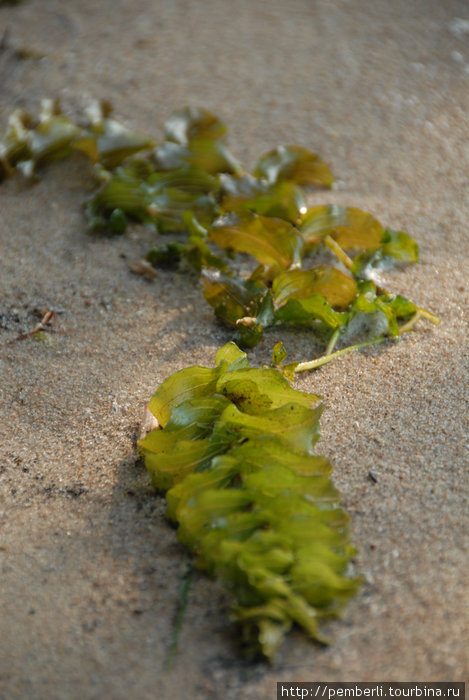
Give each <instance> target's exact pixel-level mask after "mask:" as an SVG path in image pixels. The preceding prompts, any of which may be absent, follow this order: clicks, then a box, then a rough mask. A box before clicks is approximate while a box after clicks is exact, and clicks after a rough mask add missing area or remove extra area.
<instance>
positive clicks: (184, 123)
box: [165, 107, 226, 146]
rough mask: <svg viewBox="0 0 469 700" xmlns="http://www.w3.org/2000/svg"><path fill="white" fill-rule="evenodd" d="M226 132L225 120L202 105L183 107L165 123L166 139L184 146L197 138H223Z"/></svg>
mask: <svg viewBox="0 0 469 700" xmlns="http://www.w3.org/2000/svg"><path fill="white" fill-rule="evenodd" d="M225 134H226V126H225V125H224V124H223V122H221V121H220V120H219V119H218V117H216V116H215V115H214V114H212V113H211V112H209V111H208V109H204V108H201V107H183V108H182V109H180V110H178V111H177V112H173V114H171V116H170V117H169V118H168V119H167V121H166V123H165V136H166V139H167V140H168V141H174V142H175V143H180V144H182V145H183V146H185V145H187V144H188V143H190V141H192V140H193V139H195V138H210V139H221V138H223V136H224V135H225Z"/></svg>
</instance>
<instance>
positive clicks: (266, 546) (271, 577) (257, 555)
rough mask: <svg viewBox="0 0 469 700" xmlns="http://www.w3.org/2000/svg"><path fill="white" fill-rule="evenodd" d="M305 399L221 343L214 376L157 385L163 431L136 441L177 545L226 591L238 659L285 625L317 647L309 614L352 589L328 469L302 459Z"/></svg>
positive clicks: (315, 419) (307, 454)
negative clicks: (174, 527)
mask: <svg viewBox="0 0 469 700" xmlns="http://www.w3.org/2000/svg"><path fill="white" fill-rule="evenodd" d="M314 398H315V397H313V396H308V395H307V394H304V393H302V392H297V391H295V390H294V389H292V388H291V387H290V385H289V384H288V382H287V381H286V380H285V379H284V378H283V377H282V376H281V375H280V374H279V373H278V372H277V371H276V370H273V369H264V370H256V369H249V368H248V367H247V366H246V356H245V355H244V353H242V352H241V351H240V350H239V349H238V348H237V347H236V346H235V345H234V344H232V343H229V344H228V345H226V346H224V348H221V349H220V350H219V351H218V353H217V367H215V368H214V369H207V368H201V367H192V368H189V369H186V370H182V371H181V372H177V373H176V374H174V375H172V377H169V379H167V380H166V381H165V382H164V383H163V384H162V386H161V387H160V389H159V390H158V391H157V392H156V394H155V395H154V396H153V398H152V401H151V402H150V409H151V410H152V411H153V412H154V415H155V417H156V418H157V419H158V421H159V422H160V423H161V424H162V425H164V426H165V427H164V428H163V430H159V431H154V432H153V433H150V435H149V436H147V438H145V439H144V440H143V441H141V442H140V444H139V447H140V451H141V453H142V454H143V456H144V458H145V463H146V465H147V467H148V469H149V471H150V473H151V476H152V479H153V483H154V484H155V486H156V487H157V488H160V489H168V491H167V494H166V498H167V503H168V509H167V516H168V517H169V518H170V519H171V520H173V521H175V522H176V523H177V524H178V537H179V539H180V540H181V542H183V543H184V544H186V545H187V546H188V547H189V548H190V549H191V551H192V552H194V553H195V554H196V556H197V565H198V566H199V568H201V569H204V570H206V571H207V572H209V573H210V574H212V575H215V576H218V577H219V578H220V579H221V580H222V581H223V582H224V583H225V584H226V585H227V586H228V588H229V590H230V591H231V592H232V595H233V599H234V605H233V619H234V620H235V621H236V622H237V624H238V625H239V626H240V628H241V638H242V640H243V643H244V645H245V647H246V650H247V652H248V653H249V654H250V655H256V654H259V653H260V654H263V655H264V656H266V657H267V658H269V659H272V658H273V657H274V655H275V653H276V651H277V650H278V648H279V646H280V644H281V642H282V640H283V638H284V636H285V634H286V633H287V632H288V630H289V629H290V628H291V626H292V625H293V624H297V625H299V626H301V627H303V629H304V630H305V631H306V633H307V634H308V635H309V636H311V637H312V638H313V639H316V640H318V641H324V640H323V638H322V636H321V633H320V629H319V621H320V619H321V617H324V616H330V615H332V614H337V613H339V612H340V610H341V608H342V607H343V606H344V604H345V603H346V602H347V601H348V600H349V598H350V597H351V596H352V595H354V594H355V592H356V590H357V587H358V585H359V583H360V582H359V580H358V579H352V578H349V577H348V576H347V568H348V564H349V562H350V560H351V558H352V557H353V556H354V554H355V550H354V549H353V547H352V546H351V545H350V544H349V540H348V532H347V524H348V518H347V516H346V514H345V513H344V512H343V511H342V510H341V509H340V508H339V506H338V504H339V494H338V492H337V490H336V489H335V488H334V486H333V485H332V483H331V481H330V473H331V465H330V463H329V462H328V461H327V459H325V458H324V457H319V456H317V455H314V454H313V453H312V450H313V446H314V444H315V442H316V440H317V438H318V435H319V417H320V415H321V407H320V406H315V405H313V404H314Z"/></svg>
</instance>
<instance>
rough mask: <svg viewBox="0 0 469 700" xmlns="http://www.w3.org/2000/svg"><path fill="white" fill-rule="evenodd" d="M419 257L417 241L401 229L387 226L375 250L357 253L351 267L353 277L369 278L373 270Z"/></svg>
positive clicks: (411, 261) (413, 261) (386, 267)
mask: <svg viewBox="0 0 469 700" xmlns="http://www.w3.org/2000/svg"><path fill="white" fill-rule="evenodd" d="M418 259H419V249H418V245H417V243H416V242H415V241H414V240H413V239H412V238H411V237H410V236H409V235H408V234H407V233H404V232H403V231H393V230H392V229H389V228H387V229H386V230H385V231H384V233H383V236H382V238H381V245H380V247H379V248H377V249H376V250H371V251H366V252H364V253H359V254H358V255H357V256H356V257H355V259H354V261H353V265H352V267H351V271H352V273H353V274H354V275H355V277H361V278H363V279H370V277H371V276H372V274H373V270H375V269H376V268H378V269H388V268H390V267H393V265H395V264H396V263H401V264H402V263H415V262H418Z"/></svg>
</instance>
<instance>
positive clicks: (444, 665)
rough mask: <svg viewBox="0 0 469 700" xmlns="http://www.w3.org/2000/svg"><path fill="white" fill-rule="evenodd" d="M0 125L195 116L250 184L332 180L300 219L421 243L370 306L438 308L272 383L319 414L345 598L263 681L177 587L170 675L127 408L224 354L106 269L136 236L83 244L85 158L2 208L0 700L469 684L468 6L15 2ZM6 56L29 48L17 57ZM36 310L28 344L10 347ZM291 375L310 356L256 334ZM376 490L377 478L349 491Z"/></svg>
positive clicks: (199, 588) (265, 354) (134, 413)
mask: <svg viewBox="0 0 469 700" xmlns="http://www.w3.org/2000/svg"><path fill="white" fill-rule="evenodd" d="M7 28H8V34H7V37H6V38H4V40H3V42H2V46H1V49H0V128H2V129H3V128H4V127H5V126H6V122H7V118H8V115H9V113H10V112H11V111H12V110H13V109H14V108H15V107H17V106H22V107H26V108H28V109H31V110H32V111H37V109H38V107H39V101H40V99H41V98H42V97H54V98H55V97H58V98H60V99H61V101H62V104H63V107H64V109H65V110H66V112H67V113H68V114H71V115H73V116H76V115H78V114H79V113H80V111H81V110H82V108H83V106H84V105H86V104H87V102H88V101H89V100H90V99H91V98H95V97H103V98H106V99H108V100H110V101H111V102H112V103H113V105H114V108H115V116H116V118H118V119H119V120H121V121H123V122H125V123H126V124H127V125H129V126H131V127H132V128H134V129H136V130H140V131H143V132H146V133H150V134H152V135H154V136H155V137H156V138H161V137H162V125H163V122H164V120H165V119H166V118H167V117H168V116H169V114H170V113H171V112H172V111H173V110H175V109H177V108H180V107H182V106H184V105H195V106H199V105H200V106H205V107H207V108H209V109H211V110H212V111H214V112H215V113H216V114H218V115H219V116H220V117H221V118H222V119H223V120H224V121H225V122H226V123H227V124H228V127H229V129H230V145H231V148H232V150H233V152H234V153H235V154H236V155H237V156H238V157H239V158H240V159H241V161H242V162H244V163H245V164H246V165H247V166H252V165H253V164H254V162H255V161H256V159H257V157H258V156H260V155H261V154H262V153H264V152H265V151H266V150H269V149H270V148H273V147H275V146H277V145H278V144H282V143H283V144H289V143H291V144H299V145H303V146H306V147H308V148H311V149H312V150H315V151H316V152H318V153H320V154H321V155H322V156H323V157H324V159H325V160H326V161H327V162H328V163H329V164H330V165H331V168H332V170H333V172H334V173H335V175H336V177H337V180H338V184H337V189H335V190H332V191H330V192H327V193H326V194H324V193H317V192H316V193H313V194H311V195H310V198H309V199H310V201H311V202H317V203H320V202H336V203H338V204H347V205H353V206H356V207H360V208H362V209H365V210H367V211H369V212H370V213H372V214H374V215H375V216H377V217H378V218H379V219H380V220H381V221H382V222H383V223H385V224H388V225H390V226H392V227H393V228H397V229H402V230H405V231H408V232H409V233H410V234H411V235H412V236H413V237H414V238H415V239H416V240H417V242H418V243H419V245H420V249H421V261H420V263H419V264H418V265H415V266H413V267H410V268H407V269H406V270H400V271H394V272H393V273H392V274H389V275H388V276H387V278H386V283H387V285H388V286H389V287H390V288H391V289H392V290H394V291H399V292H401V293H403V294H405V295H407V296H409V297H410V298H412V299H413V300H414V301H415V302H416V303H418V304H419V305H420V306H424V307H426V308H428V309H431V310H432V311H433V312H435V313H436V314H438V315H439V316H440V317H441V319H442V323H441V324H440V325H439V326H437V327H434V326H432V325H430V324H429V323H426V322H422V323H420V324H419V326H418V328H417V330H416V332H413V333H410V334H409V335H408V336H406V337H405V339H404V340H402V341H401V342H399V343H390V344H386V346H380V347H379V348H376V349H368V350H366V351H363V352H362V353H357V354H354V355H351V356H348V357H347V358H343V359H340V360H338V361H337V362H336V363H335V364H332V365H329V366H327V367H325V368H323V369H322V370H319V371H317V372H316V373H314V374H310V375H308V376H303V377H302V378H301V379H299V380H298V382H297V386H298V387H299V388H301V389H304V390H309V391H314V392H316V393H319V394H322V395H323V396H324V399H325V403H326V410H325V412H324V416H323V422H322V437H321V439H320V442H319V443H318V452H319V453H321V454H325V455H327V456H328V457H329V458H330V459H331V460H332V461H333V462H334V464H335V474H334V479H335V483H336V484H337V486H338V487H339V489H340V491H341V493H342V496H343V505H344V507H345V509H346V510H347V511H348V512H349V513H350V516H351V525H352V530H353V541H354V543H355V544H356V545H357V547H358V548H359V555H358V557H357V560H356V564H355V567H356V570H357V571H358V572H359V573H361V574H362V575H363V576H364V579H365V582H364V585H363V587H362V589H361V592H360V594H359V596H358V597H357V598H356V599H355V600H354V601H352V602H351V604H350V605H349V606H348V608H347V611H346V614H345V616H344V618H343V619H342V620H338V621H333V622H331V623H328V624H327V625H326V631H327V634H328V635H329V637H330V639H331V642H332V643H331V645H330V646H329V647H327V648H321V647H319V646H317V645H314V644H312V643H310V642H309V641H308V640H307V639H306V638H305V636H304V635H303V634H302V633H301V632H300V631H295V632H293V633H292V634H290V635H289V637H288V639H287V641H286V643H285V644H284V646H283V647H282V649H281V651H280V653H279V655H278V658H277V659H276V661H275V663H274V665H272V666H269V665H268V664H264V663H258V664H253V663H248V662H246V661H244V660H243V658H242V657H241V656H240V654H239V651H238V648H237V646H236V637H235V635H234V634H233V630H232V628H231V627H230V624H229V596H228V594H227V593H226V592H225V590H224V589H223V588H222V586H221V585H220V584H218V583H216V582H214V581H211V580H210V579H208V578H207V577H205V576H204V575H202V574H196V575H195V576H194V578H193V582H192V585H191V588H190V591H189V599H188V607H187V611H186V614H185V617H184V620H183V624H182V629H181V635H180V640H179V648H178V652H177V654H176V656H175V658H174V661H173V665H172V667H171V668H167V659H168V654H169V649H170V645H171V640H172V635H173V629H174V619H175V615H176V611H177V606H178V601H179V586H180V582H181V578H182V577H183V575H184V574H185V572H186V569H187V566H188V560H187V557H186V554H185V552H184V550H183V548H182V547H181V546H180V545H179V544H178V542H177V540H176V536H175V532H174V530H173V529H172V528H171V527H170V525H169V524H168V523H167V522H166V521H165V519H164V510H165V502H164V499H162V498H161V497H159V496H157V495H155V493H154V492H153V491H152V488H151V486H150V482H149V478H148V476H147V474H146V472H145V469H144V467H143V465H142V464H141V463H140V462H138V461H137V460H136V454H135V437H136V433H137V429H138V425H139V422H140V418H141V414H142V410H143V407H144V405H145V403H146V402H147V401H148V399H149V397H150V395H151V394H152V392H153V391H154V390H155V389H156V387H157V386H158V385H159V383H160V382H161V381H163V379H164V378H165V377H167V376H168V375H169V374H170V373H172V372H174V371H176V370H177V369H180V368H182V367H185V366H188V365H192V364H196V363H197V364H205V365H211V364H212V363H213V360H214V356H215V352H216V349H217V348H218V347H219V346H220V345H222V344H223V343H224V342H226V341H227V340H229V339H230V333H229V332H228V331H226V330H225V329H224V328H222V327H220V326H218V325H216V324H215V323H214V322H213V318H212V311H211V309H210V308H209V307H208V306H207V305H206V304H205V302H204V300H203V298H202V296H201V293H200V291H199V289H198V287H197V283H196V282H195V281H194V280H193V279H191V278H189V277H181V276H177V275H175V274H172V273H170V272H159V273H158V277H157V278H156V279H155V280H153V281H148V280H146V279H145V278H143V277H140V276H137V275H134V274H132V273H131V272H130V271H129V268H128V265H129V263H130V262H132V261H133V260H135V259H137V258H139V257H141V256H142V255H143V254H144V253H145V252H146V251H147V249H148V246H149V241H150V234H149V232H148V231H146V230H145V229H144V228H143V227H139V226H132V227H131V228H130V229H129V230H128V232H127V233H126V234H125V235H124V236H122V237H116V238H97V237H93V236H91V235H90V234H89V233H87V231H86V226H85V221H84V217H83V210H82V203H83V201H84V199H85V197H86V195H87V193H89V192H90V191H91V188H92V178H91V167H90V166H89V164H87V163H86V162H85V161H84V160H81V159H80V158H75V159H73V160H71V161H67V162H62V163H56V164H54V165H53V166H51V167H49V168H48V169H47V171H46V172H45V173H44V176H43V178H42V179H41V181H40V182H38V183H37V184H35V185H33V186H31V185H28V184H25V182H24V181H23V180H22V179H21V178H20V177H15V178H12V179H10V180H9V181H7V182H5V183H3V184H2V185H1V186H0V246H1V259H0V270H1V272H0V275H1V277H0V373H1V384H0V413H1V419H0V450H1V454H0V572H1V573H0V698H1V700H11V699H13V698H15V699H16V698H28V699H29V698H31V699H33V698H34V699H37V700H39V699H41V700H42V699H43V698H44V699H45V698H47V699H48V700H52V699H55V698H57V699H61V700H65V699H68V698H80V699H85V698H86V699H92V698H93V699H95V698H96V699H97V698H100V699H106V700H108V699H109V700H123V699H132V700H140V699H142V700H144V699H146V698H188V697H191V698H201V699H202V698H220V699H221V698H226V699H227V700H234V699H235V698H241V697H242V698H256V699H257V698H259V699H262V700H263V699H266V700H267V699H268V698H274V697H275V692H276V685H275V684H276V682H277V681H279V680H296V681H300V680H304V681H313V680H325V681H326V680H327V681H334V680H344V681H365V680H369V681H372V680H376V681H384V680H397V681H432V680H433V681H435V680H440V681H442V680H450V681H457V680H465V679H467V676H468V670H469V668H468V666H469V665H468V656H467V654H468V651H467V650H468V648H469V599H468V590H467V581H468V568H469V560H468V548H469V547H468V545H469V542H468V539H469V538H468V512H469V508H468V506H469V503H468V501H469V499H468V453H467V397H468V392H467V386H468V371H467V370H468V362H467V360H468V351H467V331H468V329H467V310H468V296H469V292H468V287H467V279H468V237H467V231H468V220H469V177H468V172H469V141H468V133H469V6H468V4H467V2H466V1H465V0H444V1H443V2H441V1H436V0H411V1H409V0H393V1H392V2H390V1H389V0H288V1H285V0H282V1H280V0H269V1H266V0H264V1H263V0H231V2H228V1H223V0H218V2H217V1H216V0H205V2H199V3H197V2H189V0H173V1H171V2H170V1H169V0H135V1H134V2H124V0H113V1H111V0H101V1H100V2H91V1H90V0H80V1H79V2H78V1H77V0H69V2H66V3H65V2H61V1H60V0H42V1H40V0H29V1H26V2H24V3H22V4H20V5H15V6H11V5H8V6H6V5H2V6H1V7H0V36H1V35H3V33H4V31H5V30H6V29H7ZM24 52H28V55H25V53H24ZM45 309H54V310H56V311H60V312H62V313H60V314H58V317H57V323H56V325H55V328H56V330H57V332H56V333H54V334H50V338H51V339H52V340H53V345H52V346H51V347H49V346H48V345H47V344H44V343H41V342H37V340H34V339H33V338H29V339H25V340H22V341H18V342H13V343H8V341H10V340H12V339H13V338H14V337H15V336H16V335H18V334H19V333H21V332H24V331H28V330H31V329H32V328H33V327H34V326H35V324H36V323H37V321H38V315H37V314H38V311H39V312H40V311H41V310H45ZM280 339H283V340H284V342H285V345H286V347H287V349H288V350H289V357H290V359H291V360H294V359H301V358H308V356H309V352H310V349H309V344H310V341H309V340H308V337H307V334H300V333H292V332H291V333H288V334H284V333H283V332H282V333H281V332H280V331H271V332H270V333H267V334H266V335H265V338H264V340H263V341H262V343H261V344H260V345H259V347H258V348H256V350H255V351H253V352H252V353H251V359H252V362H254V363H263V362H266V361H268V360H269V357H270V351H271V348H272V346H273V345H274V343H275V342H277V341H278V340H280ZM370 471H371V472H372V473H373V475H374V476H375V479H376V482H374V481H372V480H371V479H370V477H369V472H370Z"/></svg>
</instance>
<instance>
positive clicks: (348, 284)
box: [272, 265, 358, 311]
mask: <svg viewBox="0 0 469 700" xmlns="http://www.w3.org/2000/svg"><path fill="white" fill-rule="evenodd" d="M272 293H273V298H274V307H275V308H279V307H281V306H283V305H284V304H285V303H286V302H287V301H288V300H289V299H305V298H307V297H310V296H312V295H313V294H321V295H322V296H323V297H325V299H326V300H327V302H328V304H330V305H331V306H332V307H333V308H334V309H337V310H339V311H345V309H347V307H348V306H349V305H350V304H351V303H352V301H353V300H354V299H355V297H356V296H357V294H358V287H357V283H356V282H355V280H354V279H353V278H352V277H349V276H348V275H346V274H344V273H343V272H341V271H340V270H337V269H336V268H335V267H331V266H330V265H317V266H316V267H314V268H312V269H310V270H288V271H287V272H282V273H281V274H280V275H278V277H276V278H275V279H274V280H273V283H272Z"/></svg>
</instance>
